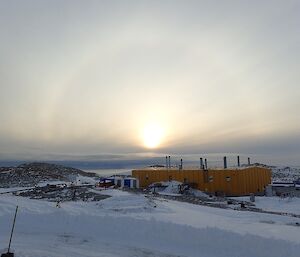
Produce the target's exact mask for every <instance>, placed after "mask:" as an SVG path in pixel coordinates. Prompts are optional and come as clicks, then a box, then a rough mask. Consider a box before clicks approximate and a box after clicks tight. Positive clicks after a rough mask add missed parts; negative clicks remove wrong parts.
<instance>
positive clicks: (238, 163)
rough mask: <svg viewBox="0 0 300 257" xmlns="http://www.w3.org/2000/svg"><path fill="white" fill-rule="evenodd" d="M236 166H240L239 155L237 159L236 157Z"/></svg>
mask: <svg viewBox="0 0 300 257" xmlns="http://www.w3.org/2000/svg"><path fill="white" fill-rule="evenodd" d="M237 165H238V167H240V166H241V164H240V156H239V155H238V157H237Z"/></svg>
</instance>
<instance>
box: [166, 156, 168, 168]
mask: <svg viewBox="0 0 300 257" xmlns="http://www.w3.org/2000/svg"><path fill="white" fill-rule="evenodd" d="M166 169H168V156H166Z"/></svg>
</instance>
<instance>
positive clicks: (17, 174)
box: [0, 162, 97, 187]
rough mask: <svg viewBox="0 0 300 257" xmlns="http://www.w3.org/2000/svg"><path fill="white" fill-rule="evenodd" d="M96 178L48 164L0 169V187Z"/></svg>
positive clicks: (77, 170)
mask: <svg viewBox="0 0 300 257" xmlns="http://www.w3.org/2000/svg"><path fill="white" fill-rule="evenodd" d="M79 175H81V176H85V177H96V176H97V175H96V174H95V173H89V172H84V171H82V170H79V169H75V168H70V167H65V166H62V165H57V164H50V163H39V162H33V163H26V164H22V165H19V166H17V167H1V168H0V187H24V186H25V187H30V186H35V185H36V184H38V183H40V182H44V181H64V182H73V181H75V180H76V178H77V176H79Z"/></svg>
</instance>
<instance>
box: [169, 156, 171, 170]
mask: <svg viewBox="0 0 300 257" xmlns="http://www.w3.org/2000/svg"><path fill="white" fill-rule="evenodd" d="M169 169H171V157H170V155H169Z"/></svg>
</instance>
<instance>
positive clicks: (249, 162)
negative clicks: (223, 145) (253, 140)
mask: <svg viewBox="0 0 300 257" xmlns="http://www.w3.org/2000/svg"><path fill="white" fill-rule="evenodd" d="M248 165H249V166H250V165H251V163H250V157H248Z"/></svg>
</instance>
